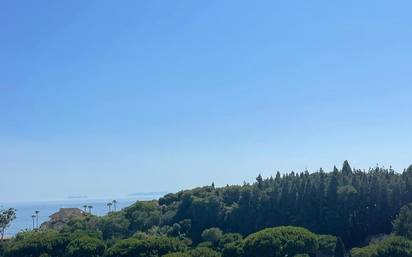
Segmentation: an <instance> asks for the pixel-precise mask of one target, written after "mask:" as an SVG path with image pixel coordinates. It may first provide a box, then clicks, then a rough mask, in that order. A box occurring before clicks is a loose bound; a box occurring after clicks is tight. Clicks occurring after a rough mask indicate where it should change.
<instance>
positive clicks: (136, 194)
mask: <svg viewBox="0 0 412 257" xmlns="http://www.w3.org/2000/svg"><path fill="white" fill-rule="evenodd" d="M168 193H169V192H138V193H132V194H129V196H152V195H153V196H164V195H167V194H168Z"/></svg>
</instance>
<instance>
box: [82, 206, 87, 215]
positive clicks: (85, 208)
mask: <svg viewBox="0 0 412 257" xmlns="http://www.w3.org/2000/svg"><path fill="white" fill-rule="evenodd" d="M83 209H84V212H85V213H86V212H87V205H86V204H85V205H83Z"/></svg>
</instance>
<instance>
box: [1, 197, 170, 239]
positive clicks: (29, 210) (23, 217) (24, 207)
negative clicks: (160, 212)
mask: <svg viewBox="0 0 412 257" xmlns="http://www.w3.org/2000/svg"><path fill="white" fill-rule="evenodd" d="M163 195H164V193H159V194H141V195H137V194H136V195H134V196H132V197H127V198H123V199H116V201H117V203H116V209H117V211H119V210H121V209H123V208H125V207H127V206H130V205H131V204H133V203H135V202H136V201H146V200H153V199H159V198H160V197H162V196H163ZM111 201H113V199H83V198H82V199H67V200H60V201H47V202H27V203H23V202H20V203H0V210H2V209H8V208H14V209H16V219H15V220H13V222H12V223H11V225H10V227H9V228H8V229H7V230H6V233H5V234H6V236H7V237H11V236H14V235H16V234H17V233H18V232H20V231H24V230H31V229H33V219H32V215H33V214H34V212H35V211H39V214H38V219H39V221H38V224H39V226H40V224H42V223H43V222H46V221H48V220H49V219H50V218H49V216H50V215H51V214H53V213H55V212H57V211H59V209H60V208H79V209H81V210H83V206H84V205H88V206H93V208H92V214H94V215H97V216H103V215H106V214H107V213H108V212H109V209H108V206H107V203H108V202H111ZM112 210H113V206H112ZM36 223H37V221H35V226H36V225H37V224H36Z"/></svg>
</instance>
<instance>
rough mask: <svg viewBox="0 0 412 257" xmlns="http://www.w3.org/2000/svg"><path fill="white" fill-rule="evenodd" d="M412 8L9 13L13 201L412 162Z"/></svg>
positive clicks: (395, 4)
mask: <svg viewBox="0 0 412 257" xmlns="http://www.w3.org/2000/svg"><path fill="white" fill-rule="evenodd" d="M411 9H412V2H411V1H409V0H405V1H386V0H385V1H380V0H368V1H366V0H365V1H359V0H350V1H293V0H292V1H238V0H236V1H222V0H215V1H213V0H212V1H135V0H130V1H127V0H124V1H97V0H95V1H92V0H88V1H83V0H77V1H74V0H67V1H54V0H49V1H44V0H39V1H20V0H5V1H1V2H0V176H1V180H0V183H1V185H0V202H2V201H3V202H5V201H28V200H49V199H61V198H65V197H67V196H69V195H89V196H90V197H106V196H107V197H115V196H116V197H118V196H124V195H127V194H129V193H134V192H147V191H176V190H179V189H183V188H188V187H194V186H198V185H205V184H211V183H212V181H214V182H215V183H216V184H217V185H225V184H227V183H229V184H231V183H241V182H242V181H243V180H246V181H252V180H253V179H254V178H255V177H256V175H257V174H258V173H262V175H264V176H269V175H271V174H273V173H274V172H275V171H276V170H280V171H291V170H295V171H302V170H304V169H305V168H307V169H309V170H310V171H314V170H317V169H318V168H319V167H323V168H324V169H326V170H330V169H331V168H332V167H333V165H334V164H336V165H339V166H340V165H341V163H342V162H343V160H345V159H348V160H349V161H350V162H351V164H352V166H355V167H357V168H368V167H370V166H374V165H376V163H379V164H381V165H386V166H388V165H393V167H395V168H396V169H397V170H398V171H401V170H402V169H403V168H406V167H407V166H408V165H409V164H411V163H412V148H411V146H412V111H411V110H412V108H411V103H412V101H411V99H412V15H411V14H410V10H411Z"/></svg>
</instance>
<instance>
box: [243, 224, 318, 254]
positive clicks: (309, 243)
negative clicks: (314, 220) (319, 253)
mask: <svg viewBox="0 0 412 257" xmlns="http://www.w3.org/2000/svg"><path fill="white" fill-rule="evenodd" d="M317 248H318V245H317V236H316V235H315V234H313V233H312V232H310V231H309V230H307V229H304V228H298V227H291V226H288V227H276V228H267V229H264V230H261V231H259V232H256V233H254V234H251V235H249V236H248V237H246V238H245V241H244V248H243V250H244V253H245V256H248V257H283V256H294V255H297V254H310V255H314V254H315V253H316V250H317Z"/></svg>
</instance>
